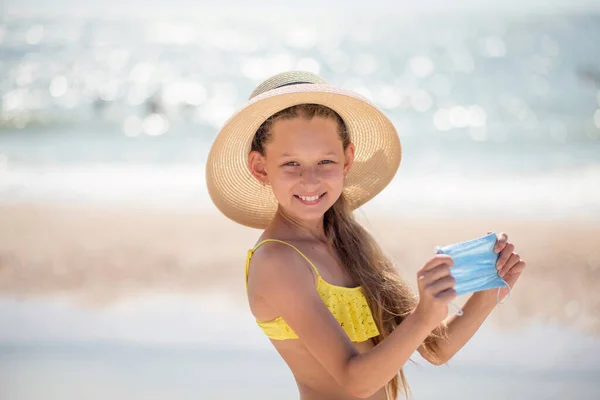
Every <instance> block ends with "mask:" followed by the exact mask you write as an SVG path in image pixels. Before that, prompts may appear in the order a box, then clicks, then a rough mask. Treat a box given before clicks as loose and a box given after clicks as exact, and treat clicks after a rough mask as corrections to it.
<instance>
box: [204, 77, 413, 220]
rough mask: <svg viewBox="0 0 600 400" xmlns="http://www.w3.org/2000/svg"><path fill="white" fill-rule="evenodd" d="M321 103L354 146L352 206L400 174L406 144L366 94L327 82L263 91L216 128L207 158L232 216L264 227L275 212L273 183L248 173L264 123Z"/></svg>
mask: <svg viewBox="0 0 600 400" xmlns="http://www.w3.org/2000/svg"><path fill="white" fill-rule="evenodd" d="M303 103H311V104H322V105H324V106H327V107H329V108H331V109H332V110H334V111H336V112H337V113H338V114H339V115H340V116H341V117H342V119H343V120H344V122H345V123H346V125H347V128H348V130H349V134H350V140H351V142H352V143H354V145H355V146H356V150H355V159H354V164H353V165H352V168H351V169H350V172H349V173H348V175H347V178H346V180H345V183H344V189H343V190H344V193H345V195H346V196H347V198H348V200H349V202H350V207H351V209H352V210H354V209H356V208H358V207H360V206H361V205H363V204H365V203H366V202H367V201H369V200H370V199H372V198H373V197H374V196H375V195H376V194H378V193H379V192H380V191H381V190H383V189H384V188H385V187H386V186H387V185H388V184H389V182H390V181H391V180H392V179H393V177H394V175H395V174H396V172H397V170H398V167H399V166H400V161H401V158H402V147H401V144H400V138H399V137H398V133H397V131H396V129H395V127H394V125H393V124H392V122H391V121H390V120H389V119H388V118H387V117H386V116H385V115H384V114H383V112H381V111H380V110H379V109H378V108H377V107H376V106H375V105H373V104H372V103H371V102H370V101H369V100H368V99H366V98H364V97H363V96H361V95H359V94H357V93H355V92H352V91H349V90H345V89H341V88H337V87H334V86H331V85H327V84H296V85H290V86H285V87H281V88H277V89H273V90H270V91H268V92H265V93H262V94H260V95H258V96H256V97H254V98H252V99H251V100H249V101H248V102H247V103H246V104H245V105H244V106H242V107H241V109H240V110H239V111H238V112H237V113H236V114H234V115H233V116H232V117H231V118H230V119H229V120H228V121H227V122H225V124H224V125H223V127H222V128H221V130H220V131H219V132H218V133H217V136H216V138H215V140H214V142H213V144H212V147H211V149H210V152H209V154H208V159H207V163H206V185H207V187H208V193H209V195H210V198H211V200H212V201H213V203H214V204H215V205H216V206H217V208H218V209H219V210H220V211H221V212H222V213H223V214H224V215H225V216H226V217H228V218H230V219H231V220H233V221H235V222H238V223H240V224H242V225H246V226H249V227H252V228H258V229H264V228H265V227H266V226H267V225H268V223H269V222H270V221H271V219H272V218H273V216H274V215H275V212H276V211H277V200H276V199H275V197H274V196H273V192H272V191H271V189H270V188H269V187H264V186H262V185H261V184H260V183H259V182H258V181H257V180H256V179H255V178H254V177H253V176H252V174H251V173H250V170H249V168H248V155H249V153H250V149H251V145H252V139H253V138H254V135H255V133H256V131H257V129H258V128H259V127H260V125H261V124H262V123H263V122H264V121H265V120H266V119H267V118H269V117H270V116H271V115H273V114H275V113H276V112H278V111H281V110H283V109H285V108H288V107H291V106H294V105H297V104H303Z"/></svg>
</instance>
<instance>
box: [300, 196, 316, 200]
mask: <svg viewBox="0 0 600 400" xmlns="http://www.w3.org/2000/svg"><path fill="white" fill-rule="evenodd" d="M298 197H300V198H301V199H302V200H304V201H315V200H317V199H318V198H319V196H298Z"/></svg>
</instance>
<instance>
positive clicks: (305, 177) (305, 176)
mask: <svg viewBox="0 0 600 400" xmlns="http://www.w3.org/2000/svg"><path fill="white" fill-rule="evenodd" d="M300 182H301V183H302V184H303V185H304V186H305V187H306V188H307V189H309V188H315V187H317V186H319V183H320V179H319V174H318V172H317V169H316V168H313V167H306V168H303V169H302V172H301V175H300ZM309 190H310V189H309Z"/></svg>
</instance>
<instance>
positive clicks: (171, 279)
mask: <svg viewBox="0 0 600 400" xmlns="http://www.w3.org/2000/svg"><path fill="white" fill-rule="evenodd" d="M358 218H359V219H360V220H361V221H362V222H363V223H364V224H365V225H366V226H367V227H368V228H369V230H370V231H371V232H372V233H373V234H374V235H375V236H376V237H377V239H378V240H379V241H380V244H381V245H382V246H383V248H384V249H385V250H386V252H387V254H389V255H390V257H392V258H393V259H394V261H395V262H396V264H397V265H398V268H399V269H400V270H401V272H402V273H403V275H404V276H405V277H406V279H407V280H408V281H409V282H411V283H412V284H414V283H415V278H414V277H415V272H416V270H417V269H418V268H419V267H420V266H421V265H422V264H423V263H424V262H425V261H426V260H427V259H428V258H429V257H431V255H432V252H433V247H434V246H435V245H444V244H450V243H454V242H458V241H462V240H468V239H471V238H474V237H478V236H481V235H484V234H486V232H487V231H495V232H506V233H507V234H508V235H509V240H510V241H512V242H513V243H514V244H515V245H516V251H517V252H518V253H519V254H520V256H521V258H522V259H524V260H526V261H527V263H528V267H527V270H526V273H525V274H524V275H523V276H522V277H521V279H520V280H519V282H518V283H517V285H516V287H515V290H514V291H513V294H512V297H511V298H510V300H509V301H508V303H506V304H503V305H501V306H498V307H497V309H496V311H495V312H494V313H493V314H492V317H491V319H490V321H491V323H492V324H493V325H494V326H496V327H499V328H502V329H510V328H512V327H518V326H519V327H520V326H523V325H526V324H527V322H529V321H533V320H535V321H538V322H539V321H541V322H549V323H553V324H561V325H565V326H569V327H571V328H575V329H576V330H580V331H582V332H586V333H591V334H600V319H599V318H598V316H599V315H600V246H599V245H598V237H600V226H598V225H597V224H591V223H590V224H585V223H582V222H578V223H573V222H569V221H552V222H538V221H535V222H533V221H529V222H523V221H516V220H515V221H510V220H506V219H496V220H494V219H481V218H478V219H471V220H465V219H443V220H441V219H431V220H427V219H400V218H395V219H388V218H386V219H383V218H379V219H374V218H370V217H369V216H368V215H366V216H365V213H361V212H359V213H358ZM0 221H1V223H0V293H1V294H2V295H4V296H6V297H12V298H14V297H17V298H34V297H40V296H44V297H45V296H52V295H57V294H60V295H65V294H67V295H72V296H73V297H74V298H76V299H77V301H78V302H79V303H81V304H84V305H85V306H86V307H88V306H89V307H93V308H96V307H103V306H104V305H107V304H111V303H113V302H116V301H119V300H120V299H124V298H129V297H132V296H137V295H139V294H141V293H146V292H152V291H156V290H160V291H173V292H178V293H190V294H202V293H208V292H213V291H218V292H220V293H227V295H229V296H231V297H232V298H233V299H235V300H236V301H239V302H240V305H242V304H243V303H244V301H245V299H244V295H245V293H244V289H243V268H244V259H245V251H246V249H247V248H249V247H251V246H252V245H253V244H254V243H255V241H256V239H257V238H258V236H259V234H260V231H258V230H254V229H248V228H244V227H242V226H239V225H236V224H235V223H233V222H231V221H229V220H227V219H226V218H225V217H222V216H220V215H218V214H216V213H212V214H206V213H200V212H197V213H195V212H189V211H186V212H176V211H166V210H158V209H134V208H126V207H124V206H120V207H119V208H112V209H111V208H107V207H102V208H100V207H93V206H69V207H67V206H47V205H45V206H42V205H39V206H38V205H15V206H11V205H3V206H0ZM461 301H464V299H462V298H459V299H458V301H457V302H458V303H460V302H461Z"/></svg>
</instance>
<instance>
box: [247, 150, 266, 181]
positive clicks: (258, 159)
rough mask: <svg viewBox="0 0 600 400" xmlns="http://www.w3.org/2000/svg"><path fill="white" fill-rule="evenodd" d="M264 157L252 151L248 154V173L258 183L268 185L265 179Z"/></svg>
mask: <svg viewBox="0 0 600 400" xmlns="http://www.w3.org/2000/svg"><path fill="white" fill-rule="evenodd" d="M265 165H266V162H265V156H263V155H262V154H260V153H259V152H258V151H256V150H254V151H251V152H250V154H248V168H249V169H250V173H251V174H252V176H253V177H254V178H256V180H258V182H259V183H263V182H264V183H265V184H267V183H269V180H268V178H267V170H266V168H265Z"/></svg>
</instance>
